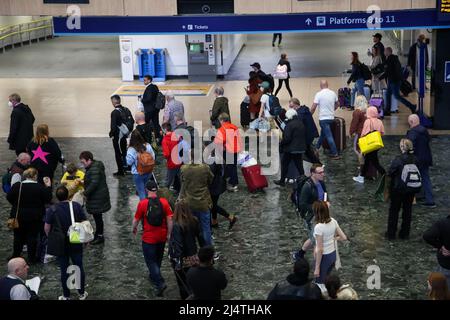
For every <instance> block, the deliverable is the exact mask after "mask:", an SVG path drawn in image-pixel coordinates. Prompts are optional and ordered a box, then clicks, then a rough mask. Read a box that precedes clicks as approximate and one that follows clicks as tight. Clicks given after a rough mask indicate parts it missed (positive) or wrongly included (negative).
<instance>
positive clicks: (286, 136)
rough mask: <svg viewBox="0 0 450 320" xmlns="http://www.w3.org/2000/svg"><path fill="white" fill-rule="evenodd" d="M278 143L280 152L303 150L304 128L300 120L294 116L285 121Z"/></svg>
mask: <svg viewBox="0 0 450 320" xmlns="http://www.w3.org/2000/svg"><path fill="white" fill-rule="evenodd" d="M280 145H281V150H282V152H289V153H298V152H305V150H306V130H305V126H304V125H303V121H302V120H300V119H299V118H298V117H294V118H293V119H292V120H289V121H288V122H287V124H286V127H285V128H284V132H283V139H282V140H281V142H280Z"/></svg>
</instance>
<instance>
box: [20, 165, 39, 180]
mask: <svg viewBox="0 0 450 320" xmlns="http://www.w3.org/2000/svg"><path fill="white" fill-rule="evenodd" d="M22 176H23V179H24V180H26V179H31V180H34V181H37V178H38V171H37V170H36V169H35V168H28V169H27V170H25V171H24V172H23V174H22Z"/></svg>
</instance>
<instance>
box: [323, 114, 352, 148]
mask: <svg viewBox="0 0 450 320" xmlns="http://www.w3.org/2000/svg"><path fill="white" fill-rule="evenodd" d="M346 132H347V131H346V130H345V120H344V119H343V118H339V117H335V118H334V121H333V124H332V125H331V133H332V134H333V139H334V143H335V144H336V149H337V151H338V153H341V152H342V151H343V150H344V149H345V148H346V147H347V136H346ZM322 146H323V147H324V149H330V146H329V145H328V141H327V139H324V140H323V142H322Z"/></svg>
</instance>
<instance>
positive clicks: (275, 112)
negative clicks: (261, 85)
mask: <svg viewBox="0 0 450 320" xmlns="http://www.w3.org/2000/svg"><path fill="white" fill-rule="evenodd" d="M282 111H283V108H282V107H281V104H280V100H279V99H278V97H276V96H274V95H273V94H270V95H269V113H270V114H271V115H272V116H274V117H277V116H279V115H280V114H281V112H282Z"/></svg>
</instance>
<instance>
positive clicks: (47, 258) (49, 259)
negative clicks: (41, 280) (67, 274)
mask: <svg viewBox="0 0 450 320" xmlns="http://www.w3.org/2000/svg"><path fill="white" fill-rule="evenodd" d="M55 260H56V257H55V256H52V255H51V254H45V257H44V264H46V263H50V262H52V261H55Z"/></svg>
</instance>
